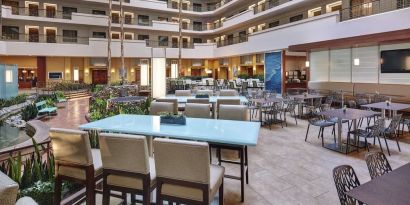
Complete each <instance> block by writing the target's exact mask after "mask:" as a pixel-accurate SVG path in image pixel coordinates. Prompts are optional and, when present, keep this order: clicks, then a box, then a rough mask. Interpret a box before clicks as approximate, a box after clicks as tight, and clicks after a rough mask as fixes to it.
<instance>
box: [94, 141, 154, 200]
mask: <svg viewBox="0 0 410 205" xmlns="http://www.w3.org/2000/svg"><path fill="white" fill-rule="evenodd" d="M99 138H100V150H101V159H102V164H103V178H104V185H103V190H104V192H103V205H108V204H109V200H110V194H111V191H119V192H122V193H123V196H124V195H125V193H129V194H131V203H132V204H134V203H135V194H141V195H142V196H143V202H142V204H144V205H148V204H150V199H151V197H150V194H151V192H152V191H153V190H154V189H155V187H156V181H155V180H156V176H155V164H154V158H150V157H149V154H148V145H147V140H146V138H145V136H140V135H124V134H111V133H104V134H100V136H99ZM125 196H126V195H125ZM125 201H126V197H125ZM125 204H126V203H125Z"/></svg>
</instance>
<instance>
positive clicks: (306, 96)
mask: <svg viewBox="0 0 410 205" xmlns="http://www.w3.org/2000/svg"><path fill="white" fill-rule="evenodd" d="M290 97H292V98H295V99H299V100H305V99H314V98H324V97H325V96H323V95H312V94H307V95H291V96H290Z"/></svg>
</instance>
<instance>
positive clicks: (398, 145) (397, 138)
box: [396, 134, 401, 152]
mask: <svg viewBox="0 0 410 205" xmlns="http://www.w3.org/2000/svg"><path fill="white" fill-rule="evenodd" d="M396 143H397V148H399V152H401V149H400V144H399V134H397V135H396Z"/></svg>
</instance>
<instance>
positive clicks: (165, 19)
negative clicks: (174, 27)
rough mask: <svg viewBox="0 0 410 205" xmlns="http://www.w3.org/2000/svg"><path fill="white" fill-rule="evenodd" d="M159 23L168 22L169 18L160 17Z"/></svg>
mask: <svg viewBox="0 0 410 205" xmlns="http://www.w3.org/2000/svg"><path fill="white" fill-rule="evenodd" d="M158 21H168V18H167V17H161V16H158Z"/></svg>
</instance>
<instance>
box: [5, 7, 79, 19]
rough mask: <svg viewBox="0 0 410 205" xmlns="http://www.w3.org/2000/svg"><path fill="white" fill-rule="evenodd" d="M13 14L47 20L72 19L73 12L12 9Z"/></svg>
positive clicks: (25, 8) (23, 8)
mask: <svg viewBox="0 0 410 205" xmlns="http://www.w3.org/2000/svg"><path fill="white" fill-rule="evenodd" d="M11 12H12V14H14V15H22V16H35V17H46V18H59V19H71V13H72V12H64V11H58V10H50V9H33V8H28V7H12V8H11Z"/></svg>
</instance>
